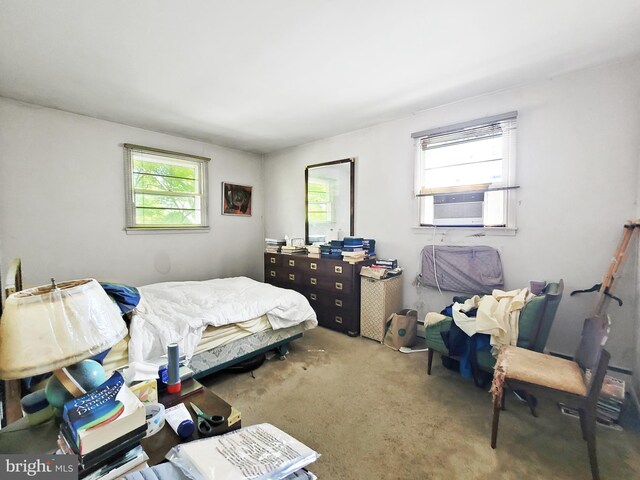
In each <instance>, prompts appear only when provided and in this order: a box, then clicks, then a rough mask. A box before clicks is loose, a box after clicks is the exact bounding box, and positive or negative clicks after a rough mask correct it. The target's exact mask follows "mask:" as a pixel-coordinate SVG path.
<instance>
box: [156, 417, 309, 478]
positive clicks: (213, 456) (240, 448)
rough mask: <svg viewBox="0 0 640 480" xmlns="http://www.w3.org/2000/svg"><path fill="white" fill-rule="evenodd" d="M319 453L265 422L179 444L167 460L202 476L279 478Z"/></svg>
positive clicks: (299, 467) (305, 463)
mask: <svg viewBox="0 0 640 480" xmlns="http://www.w3.org/2000/svg"><path fill="white" fill-rule="evenodd" d="M319 456H320V455H319V454H318V453H317V452H315V451H314V450H312V449H311V448H309V447H307V446H306V445H305V444H303V443H302V442H299V441H298V440H296V439H295V438H293V437H292V436H290V435H288V434H286V433H285V432H283V431H282V430H280V429H278V428H276V427H274V426H273V425H270V424H268V423H262V424H259V425H252V426H249V427H245V428H241V429H240V430H236V431H234V432H230V433H227V434H226V435H221V436H218V437H211V438H206V439H203V440H198V441H195V442H190V443H186V444H181V445H178V446H176V447H174V448H173V449H171V451H170V452H169V453H168V454H167V459H169V460H170V461H171V462H172V463H174V464H176V465H177V466H179V467H180V468H181V469H182V470H183V471H184V472H185V473H187V474H188V475H191V476H193V477H194V478H198V479H206V480H267V479H276V480H279V479H284V478H288V475H291V474H294V473H296V472H298V471H299V470H300V469H301V468H303V467H305V466H306V465H309V464H310V463H312V462H314V461H315V460H316V459H317V458H318V457H319ZM298 474H299V475H303V474H304V473H303V472H298ZM290 478H292V479H295V478H305V477H304V476H298V477H296V476H292V477H290ZM306 478H313V476H309V475H308V476H307V477H306Z"/></svg>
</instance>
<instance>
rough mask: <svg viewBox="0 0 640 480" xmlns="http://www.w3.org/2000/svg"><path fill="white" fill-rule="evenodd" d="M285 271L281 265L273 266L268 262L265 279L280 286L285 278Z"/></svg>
mask: <svg viewBox="0 0 640 480" xmlns="http://www.w3.org/2000/svg"><path fill="white" fill-rule="evenodd" d="M284 276H285V273H284V271H283V270H282V268H281V267H276V266H274V267H271V266H269V265H268V264H265V266H264V281H265V282H267V283H270V284H271V285H276V286H278V287H280V286H281V285H282V282H283V280H284Z"/></svg>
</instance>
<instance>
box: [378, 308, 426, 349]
mask: <svg viewBox="0 0 640 480" xmlns="http://www.w3.org/2000/svg"><path fill="white" fill-rule="evenodd" d="M417 336H418V312H416V311H415V310H402V311H400V312H399V313H393V314H392V315H391V316H390V317H389V318H388V319H387V331H386V333H385V335H384V344H385V345H387V346H389V347H391V348H393V349H395V350H399V349H400V347H412V346H413V345H415V343H416V340H417Z"/></svg>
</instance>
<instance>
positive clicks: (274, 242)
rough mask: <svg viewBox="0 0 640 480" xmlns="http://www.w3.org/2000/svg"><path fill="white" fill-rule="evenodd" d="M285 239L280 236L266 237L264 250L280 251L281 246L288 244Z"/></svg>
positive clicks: (269, 251)
mask: <svg viewBox="0 0 640 480" xmlns="http://www.w3.org/2000/svg"><path fill="white" fill-rule="evenodd" d="M286 243H287V242H285V240H284V239H282V240H281V239H278V238H265V239H264V251H265V252H268V253H280V248H281V247H282V246H283V245H286Z"/></svg>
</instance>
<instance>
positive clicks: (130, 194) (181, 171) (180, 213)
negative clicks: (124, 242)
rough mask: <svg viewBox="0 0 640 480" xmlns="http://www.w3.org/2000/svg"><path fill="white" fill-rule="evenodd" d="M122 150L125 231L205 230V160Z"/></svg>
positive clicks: (133, 148)
mask: <svg viewBox="0 0 640 480" xmlns="http://www.w3.org/2000/svg"><path fill="white" fill-rule="evenodd" d="M124 147H125V172H126V173H127V181H126V195H127V198H126V207H127V230H165V231H175V230H182V231H184V230H208V220H207V178H208V177H207V164H208V162H209V159H208V158H205V157H198V156H195V155H188V154H184V153H176V152H168V151H165V150H159V149H155V148H149V147H140V146H138V145H129V144H125V145H124Z"/></svg>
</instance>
